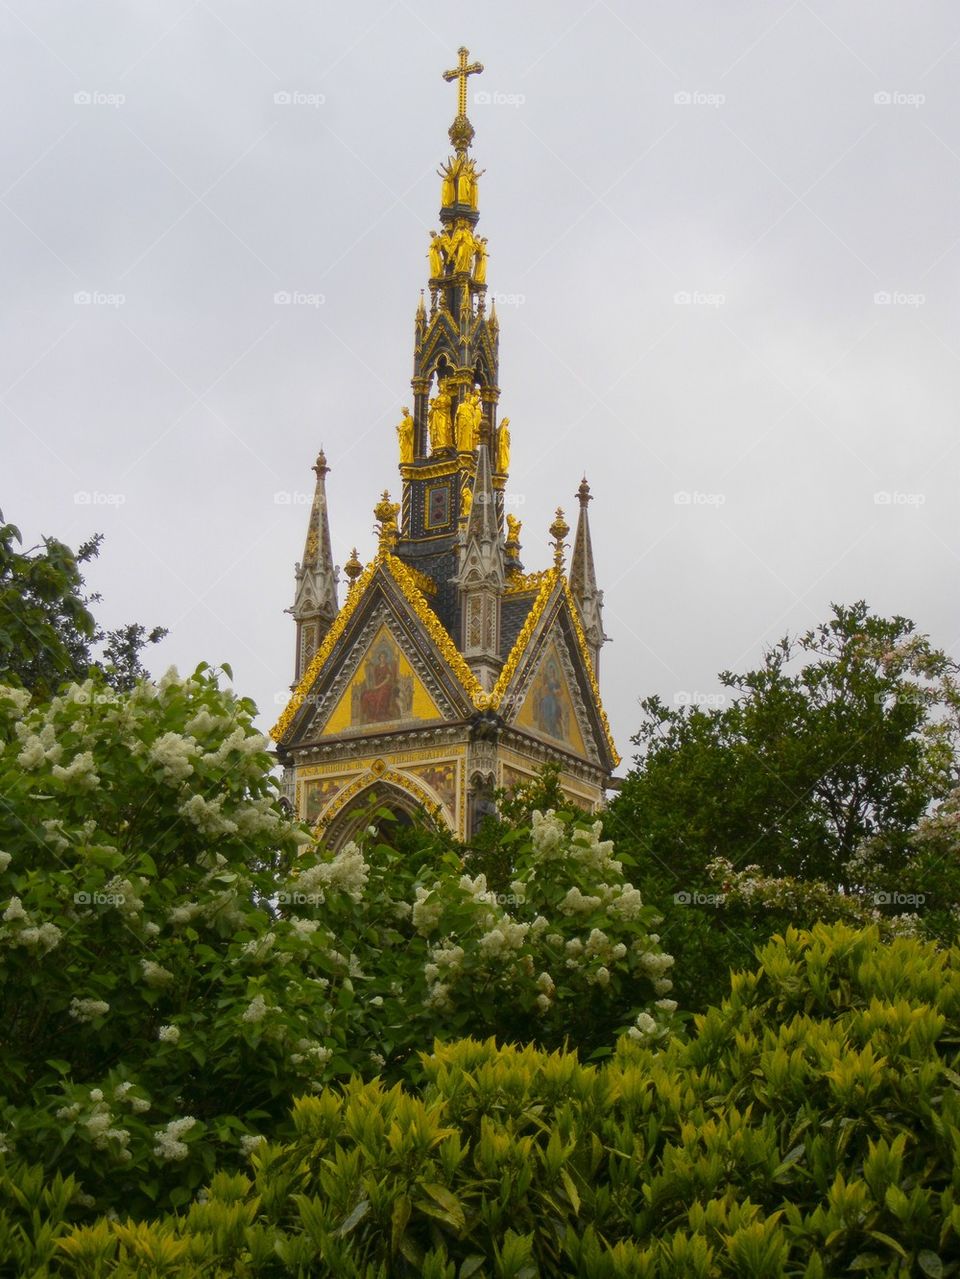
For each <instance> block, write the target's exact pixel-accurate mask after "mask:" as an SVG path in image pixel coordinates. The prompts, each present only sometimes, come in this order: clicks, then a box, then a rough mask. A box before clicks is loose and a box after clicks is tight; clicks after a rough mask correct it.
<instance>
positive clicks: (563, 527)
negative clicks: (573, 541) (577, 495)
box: [549, 506, 570, 568]
mask: <svg viewBox="0 0 960 1279" xmlns="http://www.w3.org/2000/svg"><path fill="white" fill-rule="evenodd" d="M549 532H550V536H551V537H552V538H553V562H554V564H555V565H556V566H557V568H563V552H564V551H565V549H566V545H567V544H566V542H564V540H563V539H564V538H565V537H566V536H567V534H568V533H569V532H570V525H569V524H568V523H567V521H566V520H565V519H564V518H563V508H562V507H560V506H558V507H557V514H556V518H555V519H554V521H553V523H552V524H551V525H550V529H549Z"/></svg>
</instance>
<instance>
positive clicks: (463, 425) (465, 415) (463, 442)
mask: <svg viewBox="0 0 960 1279" xmlns="http://www.w3.org/2000/svg"><path fill="white" fill-rule="evenodd" d="M482 416H483V409H482V408H481V407H480V392H479V391H478V390H477V389H476V387H473V388H472V389H471V390H469V391H468V392H467V393H466V395H465V396H464V397H463V400H462V401H461V403H460V405H459V406H458V408H457V417H456V422H455V428H456V433H457V452H458V453H472V452H473V451H474V449H475V448H476V447H477V445H478V443H479V440H480V420H481V418H482Z"/></svg>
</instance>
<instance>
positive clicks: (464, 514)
mask: <svg viewBox="0 0 960 1279" xmlns="http://www.w3.org/2000/svg"><path fill="white" fill-rule="evenodd" d="M472 509H473V489H472V488H471V487H470V485H469V484H464V486H463V488H462V489H461V491H460V518H461V520H468V519H469V518H470V512H471V510H472Z"/></svg>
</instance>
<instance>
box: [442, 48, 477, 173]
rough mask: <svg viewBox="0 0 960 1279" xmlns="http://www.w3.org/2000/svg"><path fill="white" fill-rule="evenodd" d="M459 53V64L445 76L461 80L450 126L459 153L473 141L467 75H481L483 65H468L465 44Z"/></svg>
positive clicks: (449, 78)
mask: <svg viewBox="0 0 960 1279" xmlns="http://www.w3.org/2000/svg"><path fill="white" fill-rule="evenodd" d="M457 55H458V58H459V61H458V64H457V66H456V67H454V69H453V70H452V71H444V72H443V78H444V80H446V81H448V82H449V81H451V80H459V82H460V83H459V85H458V86H457V116H456V119H455V120H454V122H453V124H451V126H450V141H451V142H452V143H453V145H454V148H455V149H456V150H457V151H458V152H459V153H463V152H465V151H466V150H467V148H468V147H469V146H470V143H471V142H472V141H473V125H472V124H471V123H470V121H469V120H468V119H467V76H471V75H479V74H480V72H481V71H482V70H483V65H482V63H480V62H471V63H470V64H469V65H468V63H467V59H468V58H469V57H470V50H469V49H466V48H464V46H463V45H461V46H460V48H459V49H458V50H457Z"/></svg>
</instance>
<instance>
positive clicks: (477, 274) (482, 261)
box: [473, 235, 487, 284]
mask: <svg viewBox="0 0 960 1279" xmlns="http://www.w3.org/2000/svg"><path fill="white" fill-rule="evenodd" d="M473 252H474V263H473V278H474V280H475V281H476V283H477V284H486V282H487V237H486V236H485V235H481V236H480V238H479V239H478V240H474V242H473Z"/></svg>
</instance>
